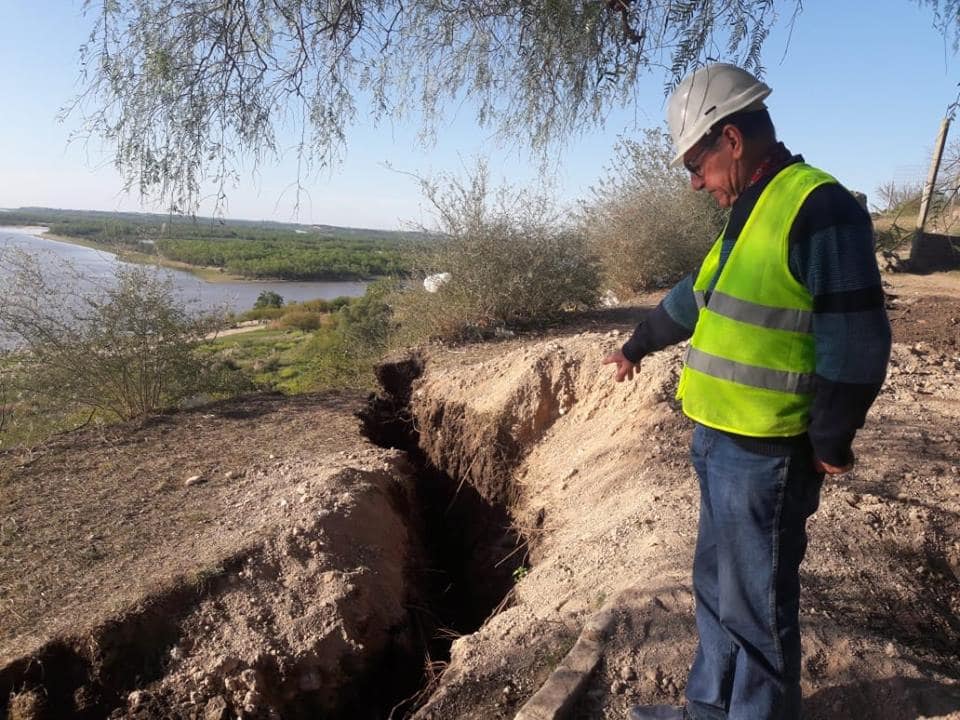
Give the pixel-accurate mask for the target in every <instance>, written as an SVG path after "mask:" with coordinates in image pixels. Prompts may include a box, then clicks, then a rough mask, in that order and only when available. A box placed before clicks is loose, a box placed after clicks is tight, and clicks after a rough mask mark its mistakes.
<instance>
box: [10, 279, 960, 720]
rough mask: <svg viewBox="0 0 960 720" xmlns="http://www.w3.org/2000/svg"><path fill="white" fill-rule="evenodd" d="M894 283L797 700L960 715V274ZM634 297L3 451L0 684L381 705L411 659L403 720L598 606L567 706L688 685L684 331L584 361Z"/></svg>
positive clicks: (463, 715) (473, 700) (838, 710)
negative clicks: (567, 320) (556, 323)
mask: <svg viewBox="0 0 960 720" xmlns="http://www.w3.org/2000/svg"><path fill="white" fill-rule="evenodd" d="M885 282H886V284H887V289H888V292H889V293H890V301H889V308H890V316H891V321H892V323H893V326H894V339H895V343H896V344H895V347H894V351H893V358H892V361H891V367H890V373H889V377H888V380H887V383H886V384H885V386H884V389H883V391H882V393H881V395H880V397H879V399H878V401H877V403H876V404H875V406H874V408H873V409H872V410H871V413H870V416H869V418H868V423H867V427H866V428H865V429H864V430H863V431H862V432H861V433H860V435H859V436H858V440H857V444H856V447H855V450H856V452H857V455H858V457H859V462H858V464H857V466H856V468H855V469H854V471H852V472H851V473H849V474H847V475H845V476H842V477H838V478H832V479H829V480H828V482H827V483H826V484H825V487H824V491H823V496H822V501H821V507H820V510H819V512H818V513H817V514H816V515H815V516H814V518H813V520H812V521H811V524H810V535H811V544H810V550H809V553H808V557H807V560H806V562H805V563H804V566H803V570H802V574H803V585H804V595H803V606H802V621H803V627H804V640H805V644H804V660H803V672H804V675H803V687H804V693H805V698H806V700H805V711H806V717H807V718H809V720H840V719H841V718H843V719H846V718H865V719H875V720H908V719H909V720H914V719H916V718H921V717H927V718H932V717H940V718H960V654H958V648H960V522H958V520H960V424H958V420H960V276H958V275H957V274H956V273H953V274H937V275H930V276H924V277H918V276H910V275H903V274H892V275H886V276H885ZM655 299H656V298H648V299H647V300H649V301H653V300H655ZM642 312H643V310H642V308H635V309H631V310H628V311H625V310H623V309H617V310H615V311H610V312H600V313H594V314H591V315H585V316H583V317H581V318H579V320H578V322H577V323H576V324H574V325H573V326H566V327H562V328H556V329H554V330H553V331H551V333H549V334H548V335H545V336H544V335H540V336H527V337H516V338H512V339H509V340H504V341H500V342H497V343H487V344H480V345H471V346H467V347H455V348H430V349H427V350H424V351H422V353H420V354H419V355H417V356H415V357H412V358H408V359H405V360H401V361H398V362H396V363H393V364H387V365H385V366H384V368H383V369H382V373H381V377H382V380H383V382H384V385H385V388H384V391H383V393H381V397H380V398H379V399H377V401H376V402H373V403H368V402H367V401H366V400H365V399H364V398H362V397H359V396H356V395H349V394H328V395H323V396H314V397H300V398H292V399H291V398H282V397H258V398H250V399H245V400H241V401H235V402H231V403H225V404H222V405H215V406H211V407H208V408H202V409H198V410H191V411H185V412H180V413H175V414H171V415H169V416H164V417H161V418H158V419H156V420H154V421H151V422H150V423H148V424H147V425H144V426H139V427H132V426H131V427H120V428H111V429H109V430H105V431H94V430H87V431H82V432H78V433H74V434H71V435H66V436H63V437H60V438H58V439H57V440H55V441H54V442H51V443H49V444H48V445H46V446H44V447H41V448H38V449H36V450H34V451H32V452H29V453H27V452H7V453H5V454H3V455H0V613H2V615H0V696H2V697H0V708H5V712H6V713H7V715H8V716H9V717H11V718H18V719H19V718H46V717H53V718H59V717H91V718H93V717H106V716H110V717H114V718H124V717H129V718H143V719H147V718H161V717H163V718H204V719H205V720H213V719H214V718H218V719H220V718H227V717H231V718H232V717H245V718H259V717H264V718H266V717H283V718H287V717H290V718H299V717H328V718H351V720H352V719H353V718H357V719H366V718H371V719H372V718H378V719H383V718H387V717H388V716H389V714H390V709H391V708H392V707H393V706H394V705H396V704H397V703H399V702H400V701H401V700H402V699H403V698H404V697H407V696H409V695H412V694H413V693H415V692H416V691H417V687H418V684H419V687H420V689H421V692H420V694H419V697H418V701H419V704H417V705H414V704H411V703H407V704H403V705H400V706H398V708H397V711H396V712H395V713H394V715H393V716H394V717H395V718H399V717H401V716H403V715H411V714H412V715H413V717H415V718H416V719H417V720H428V719H432V720H448V719H449V720H467V719H476V720H480V719H481V718H482V719H483V720H490V719H493V718H512V717H514V716H515V715H516V714H517V712H518V711H520V709H521V708H522V707H523V705H524V703H526V702H527V701H528V699H529V698H530V697H531V696H532V695H533V694H534V693H535V692H536V691H537V690H538V688H540V687H541V686H542V685H543V683H544V682H545V681H546V680H547V679H548V678H550V676H551V673H552V672H553V671H554V670H555V669H556V668H557V667H558V666H560V665H561V663H562V661H563V659H564V657H565V656H566V655H567V653H568V651H569V650H570V649H571V647H573V646H574V643H575V641H576V640H577V638H578V636H579V635H580V634H581V630H582V629H583V628H584V626H585V624H586V623H587V622H588V620H589V619H590V618H593V617H596V616H597V613H598V612H601V611H602V614H603V616H604V617H609V618H612V622H611V623H610V624H609V626H608V627H607V629H606V632H605V634H604V635H603V636H602V638H601V640H602V642H601V654H600V661H599V664H598V665H597V667H596V668H595V670H594V671H593V672H592V674H590V675H589V677H587V679H586V683H585V686H584V688H583V690H584V692H583V693H582V695H580V696H579V699H578V700H577V702H576V703H575V704H574V705H573V706H572V707H570V709H569V711H568V712H567V716H568V717H570V718H578V719H579V718H598V719H599V718H604V719H614V718H618V719H619V718H625V717H626V712H627V709H628V707H629V706H630V705H631V704H634V703H636V702H672V701H679V699H680V698H681V696H682V692H683V685H684V679H685V676H686V672H687V668H688V664H689V661H690V658H691V656H692V652H693V648H694V643H695V631H694V626H693V600H692V594H691V588H690V564H691V557H692V548H693V543H694V540H695V536H696V513H697V507H698V497H697V486H696V480H695V477H694V474H693V471H692V469H691V468H690V465H689V462H688V459H687V444H688V441H689V434H690V425H689V423H688V422H687V421H686V420H685V419H684V417H683V416H682V414H681V413H680V412H679V411H678V408H677V406H676V404H675V402H674V401H673V393H674V389H675V385H676V379H677V374H678V369H679V365H680V350H679V349H676V350H672V351H668V352H664V353H659V354H656V355H654V356H651V357H650V358H648V359H647V360H645V361H644V363H643V367H642V369H641V371H640V373H639V376H638V377H637V379H636V380H635V381H633V382H632V383H624V384H620V385H618V384H615V383H613V382H612V381H611V378H610V374H611V372H610V368H609V367H603V366H601V365H600V363H599V361H600V358H602V357H603V355H604V354H605V353H606V352H607V351H609V350H611V349H612V348H614V347H616V346H618V345H619V344H620V343H621V342H622V340H623V339H624V334H625V333H627V332H629V330H630V326H631V324H632V323H633V322H634V321H635V319H636V318H637V317H638V316H639V314H641V313H642ZM357 413H360V414H361V415H362V416H363V417H364V422H363V423H362V424H361V423H360V421H358V419H357V417H356V414H357ZM361 430H362V432H363V433H365V434H366V436H367V437H364V434H362V432H361ZM368 438H369V439H368ZM378 443H379V445H393V446H395V448H396V449H390V448H384V447H380V446H378ZM195 476H199V480H196V481H192V482H191V483H190V484H187V481H188V479H191V478H194V477H195ZM453 556H458V557H453ZM505 577H506V579H507V580H508V581H509V582H507V583H504V578H505ZM467 606H469V607H467ZM487 615H489V617H488V619H486V621H485V622H482V620H483V618H484V617H486V616H487ZM440 626H448V627H449V628H451V630H450V632H448V633H446V634H447V635H452V636H456V639H454V641H453V644H452V647H451V649H450V653H449V658H447V657H446V656H445V655H444V654H443V651H442V650H438V647H439V645H438V644H437V642H435V640H434V638H435V637H436V636H437V635H441V634H443V633H442V632H440V630H438V628H439V627H440ZM425 666H426V668H427V670H428V672H426V673H425V675H424V676H423V677H421V676H420V671H421V669H423V668H424V667H425ZM0 714H2V713H0Z"/></svg>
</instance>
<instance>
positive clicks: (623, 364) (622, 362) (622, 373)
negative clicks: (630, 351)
mask: <svg viewBox="0 0 960 720" xmlns="http://www.w3.org/2000/svg"><path fill="white" fill-rule="evenodd" d="M603 364H604V365H614V364H615V365H616V366H617V370H616V372H615V373H614V375H613V378H614V380H616V381H617V382H623V381H624V380H633V372H634V370H636V369H637V368H638V367H639V366H640V363H632V362H630V361H629V360H627V358H625V357H624V355H623V352H621V351H620V350H617V351H616V352H614V353H612V354H610V355H607V356H606V357H605V358H604V359H603Z"/></svg>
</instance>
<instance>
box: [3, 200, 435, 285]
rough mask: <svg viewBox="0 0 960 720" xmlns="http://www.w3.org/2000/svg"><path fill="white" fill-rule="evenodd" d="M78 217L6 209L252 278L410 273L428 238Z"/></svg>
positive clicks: (86, 236) (53, 228) (54, 226)
mask: <svg viewBox="0 0 960 720" xmlns="http://www.w3.org/2000/svg"><path fill="white" fill-rule="evenodd" d="M135 217H136V216H131V215H129V214H126V215H122V216H119V215H118V216H111V215H109V214H104V215H103V216H102V217H101V216H91V214H90V213H82V214H78V215H75V216H71V215H67V214H64V213H63V212H62V211H44V210H42V209H38V210H37V211H33V210H27V211H14V212H8V213H3V214H0V223H2V224H8V225H25V224H43V225H46V226H47V227H49V228H50V232H51V233H53V234H54V235H61V236H64V237H69V238H78V239H82V240H86V241H89V242H94V243H98V244H102V245H107V246H109V247H112V248H116V249H117V250H118V251H120V252H123V251H135V252H140V253H145V254H148V255H156V256H158V257H161V258H165V259H168V260H175V261H178V262H184V263H187V264H189V265H196V266H206V267H217V268H222V269H223V270H224V271H226V272H229V273H232V274H236V275H241V276H244V277H250V278H279V279H282V280H353V279H369V278H373V277H378V276H384V275H391V274H396V273H403V272H405V271H406V270H407V269H408V267H409V260H408V257H409V253H410V251H411V249H413V248H414V247H416V246H417V245H419V243H420V242H421V241H422V236H420V235H417V234H412V233H404V232H389V231H369V235H363V234H361V232H363V231H357V230H353V229H345V230H344V232H343V233H342V234H333V233H331V230H330V229H329V228H324V230H322V231H313V230H305V229H302V228H291V227H290V226H288V227H287V228H283V227H276V226H275V225H269V224H265V225H262V226H260V225H256V224H253V223H238V224H232V223H219V222H204V221H196V222H191V221H189V220H185V219H182V218H171V219H170V220H169V221H164V220H162V219H161V218H162V216H144V218H143V220H142V221H140V222H138V221H136V220H135V219H131V218H135Z"/></svg>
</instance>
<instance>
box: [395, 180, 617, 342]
mask: <svg viewBox="0 0 960 720" xmlns="http://www.w3.org/2000/svg"><path fill="white" fill-rule="evenodd" d="M422 186H423V189H424V193H425V195H426V197H427V199H428V200H429V201H430V202H431V203H432V204H433V206H434V208H436V211H437V216H438V225H439V227H438V228H437V231H438V232H437V235H436V236H435V237H437V239H435V240H434V241H433V242H432V243H431V244H430V245H428V246H426V247H425V249H424V250H423V251H422V254H421V255H420V256H419V257H418V258H417V261H416V268H417V271H416V272H415V273H414V275H413V278H412V281H411V282H410V283H408V284H407V286H406V288H405V289H404V290H402V291H401V292H398V293H396V294H395V295H394V296H393V297H392V298H391V305H392V307H393V310H394V314H395V320H396V321H397V323H398V325H399V328H400V336H399V337H401V338H402V339H403V340H405V341H408V342H409V341H415V340H417V339H420V338H427V337H439V338H457V337H467V336H471V335H483V334H485V333H486V332H489V331H491V330H493V329H495V328H498V327H509V326H523V325H538V324H542V323H545V322H547V321H549V320H551V319H554V318H556V317H557V316H558V315H559V314H560V313H562V312H563V311H564V310H567V309H570V308H575V307H590V306H593V305H594V304H596V302H597V297H598V290H599V276H598V273H597V267H596V263H595V261H594V259H593V257H592V256H591V254H590V253H589V252H588V249H587V245H586V242H585V237H584V236H583V234H582V233H580V232H578V231H577V229H576V228H574V227H571V226H570V225H569V224H568V223H566V222H564V220H563V218H562V216H561V214H560V213H559V212H558V211H557V210H556V209H555V207H554V206H553V204H552V203H551V202H550V200H549V199H548V198H547V197H546V195H545V193H542V192H540V193H538V192H531V191H524V190H517V189H514V188H510V187H503V188H501V189H500V190H499V191H498V192H496V193H495V194H493V193H491V192H490V190H489V189H488V183H487V173H486V169H485V167H484V166H483V165H482V164H480V165H479V167H478V169H477V171H476V172H475V173H474V175H473V176H472V177H471V178H470V179H469V180H468V181H467V182H465V183H464V182H461V181H458V180H456V179H452V178H445V181H444V187H443V188H441V187H439V186H437V185H434V184H431V183H428V182H426V181H422ZM441 272H442V273H449V274H450V279H449V281H448V282H446V283H444V284H442V285H441V286H440V287H439V289H438V290H437V291H436V292H428V291H427V290H426V289H425V288H424V286H423V279H424V278H425V277H427V276H429V275H432V274H435V273H441Z"/></svg>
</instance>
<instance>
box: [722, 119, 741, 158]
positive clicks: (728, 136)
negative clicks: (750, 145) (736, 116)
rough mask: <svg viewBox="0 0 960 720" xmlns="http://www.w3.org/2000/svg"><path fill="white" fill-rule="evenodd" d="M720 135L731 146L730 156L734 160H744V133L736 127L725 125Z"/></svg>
mask: <svg viewBox="0 0 960 720" xmlns="http://www.w3.org/2000/svg"><path fill="white" fill-rule="evenodd" d="M720 135H721V137H723V139H724V141H726V142H727V143H729V144H730V156H731V157H732V158H733V159H734V160H739V159H740V158H742V157H743V152H744V149H743V133H741V132H740V128H738V127H737V126H736V125H725V126H724V127H723V130H722V131H721V132H720Z"/></svg>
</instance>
